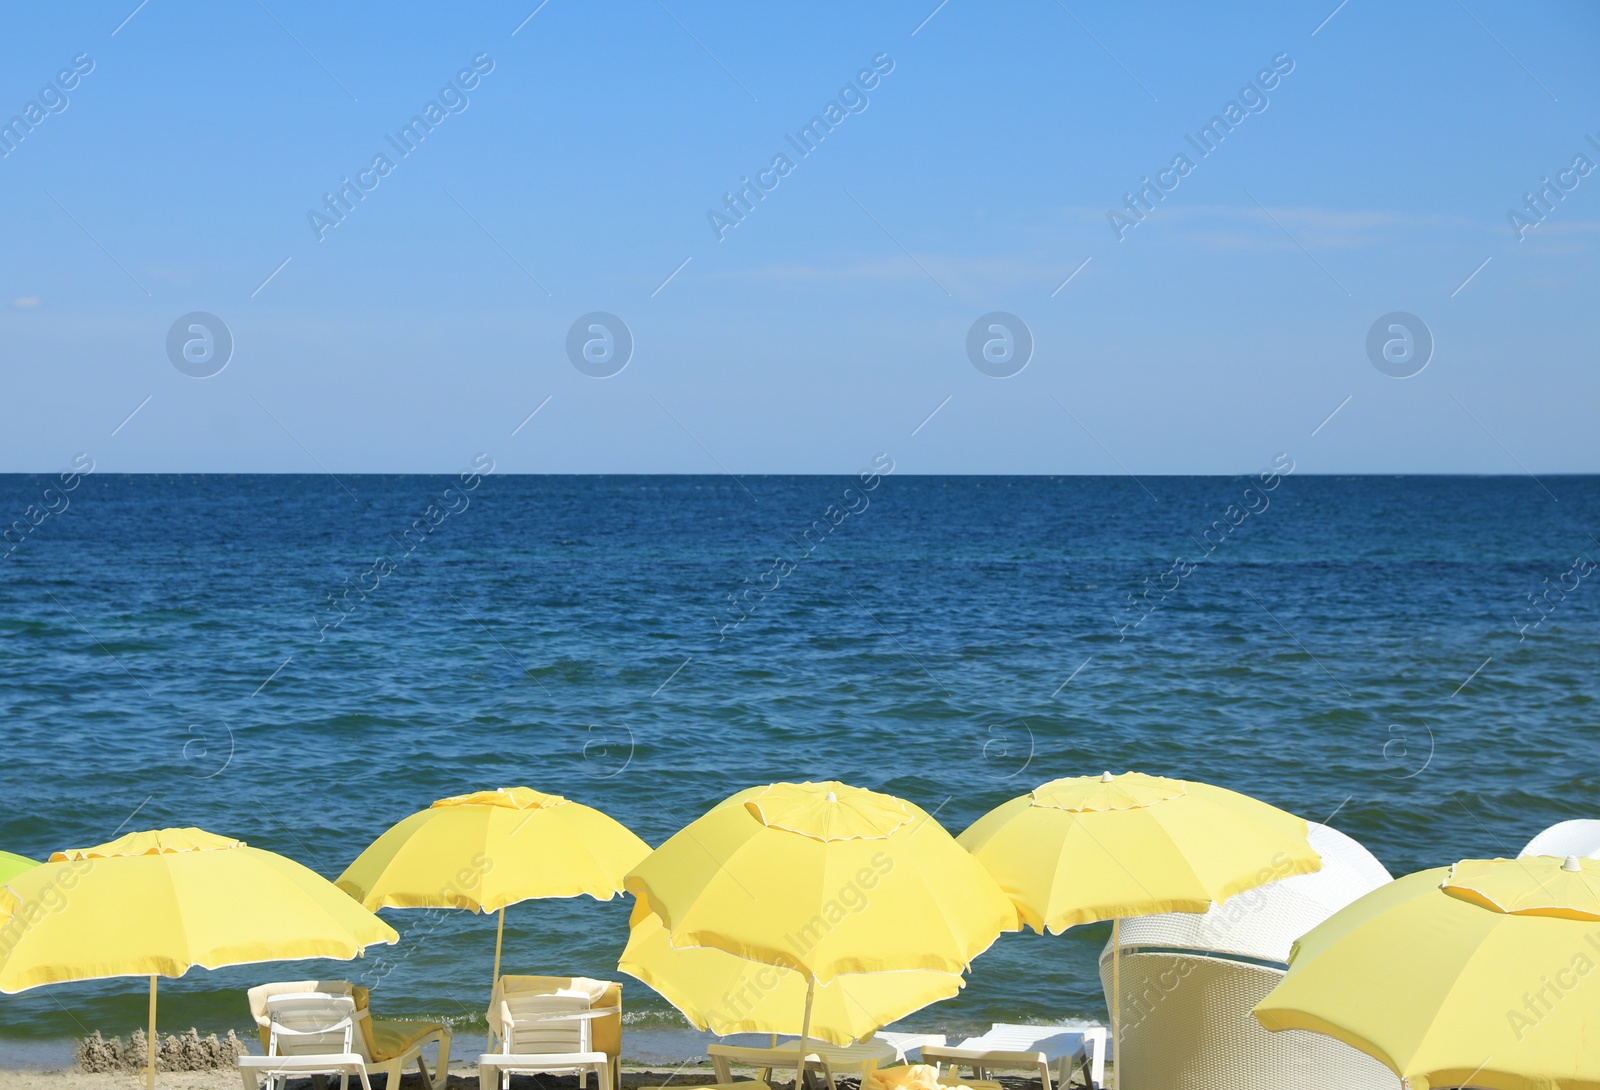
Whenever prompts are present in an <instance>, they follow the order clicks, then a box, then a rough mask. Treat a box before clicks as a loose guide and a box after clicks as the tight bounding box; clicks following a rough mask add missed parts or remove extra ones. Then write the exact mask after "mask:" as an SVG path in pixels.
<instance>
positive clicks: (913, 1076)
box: [861, 1064, 994, 1090]
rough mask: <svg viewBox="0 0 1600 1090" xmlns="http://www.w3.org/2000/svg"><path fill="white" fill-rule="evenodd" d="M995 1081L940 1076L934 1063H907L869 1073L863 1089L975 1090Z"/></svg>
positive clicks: (988, 1085) (991, 1084)
mask: <svg viewBox="0 0 1600 1090" xmlns="http://www.w3.org/2000/svg"><path fill="white" fill-rule="evenodd" d="M993 1085H994V1084H993V1083H983V1082H980V1083H976V1084H974V1083H968V1082H963V1081H962V1080H961V1079H960V1078H958V1077H956V1076H954V1075H947V1076H946V1077H945V1078H944V1079H940V1078H939V1069H938V1068H937V1067H934V1066H933V1065H932V1064H905V1065H902V1066H900V1067H881V1068H878V1069H876V1070H874V1071H873V1072H871V1073H870V1074H868V1075H867V1078H866V1082H865V1083H864V1084H863V1085H862V1088H861V1090H951V1088H952V1087H956V1088H959V1090H975V1088H987V1087H991V1086H993Z"/></svg>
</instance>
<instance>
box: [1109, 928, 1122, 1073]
mask: <svg viewBox="0 0 1600 1090" xmlns="http://www.w3.org/2000/svg"><path fill="white" fill-rule="evenodd" d="M1121 1030H1122V920H1121V918H1120V917H1112V920H1111V1086H1112V1090H1122V1051H1121V1049H1120V1048H1119V1047H1118V1046H1119V1045H1120V1044H1121Z"/></svg>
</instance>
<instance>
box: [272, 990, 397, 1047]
mask: <svg viewBox="0 0 1600 1090" xmlns="http://www.w3.org/2000/svg"><path fill="white" fill-rule="evenodd" d="M304 992H316V993H318V994H321V995H335V996H349V997H350V999H351V1000H352V1001H353V1002H354V1003H355V1006H356V1035H355V1040H354V1041H352V1042H351V1044H352V1045H353V1046H354V1047H353V1048H351V1050H350V1051H351V1052H352V1053H354V1054H355V1055H357V1056H360V1057H361V1058H362V1060H364V1061H365V1062H367V1063H371V1062H372V1057H373V1056H374V1055H375V1054H376V1053H377V1042H376V1041H374V1040H373V1037H372V1019H371V1018H370V1017H368V1012H367V989H365V988H363V987H361V986H360V985H356V984H351V983H350V982H349V981H348V980H282V981H276V982H274V983H271V984H258V985H256V986H255V987H254V988H251V989H250V991H249V992H248V993H247V997H248V999H249V1001H250V1016H251V1017H252V1018H254V1019H255V1022H256V1025H257V1026H259V1027H260V1028H261V1047H262V1049H264V1050H266V1051H267V1052H268V1054H269V1055H270V1053H271V1049H272V1020H271V1018H269V1017H268V1015H267V1003H268V1002H269V1001H270V1000H271V999H273V998H274V997H275V996H280V995H290V994H294V993H304Z"/></svg>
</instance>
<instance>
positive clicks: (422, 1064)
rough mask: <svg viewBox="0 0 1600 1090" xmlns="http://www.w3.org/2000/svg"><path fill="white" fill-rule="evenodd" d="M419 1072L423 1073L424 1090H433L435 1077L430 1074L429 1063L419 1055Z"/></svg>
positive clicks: (419, 1053)
mask: <svg viewBox="0 0 1600 1090" xmlns="http://www.w3.org/2000/svg"><path fill="white" fill-rule="evenodd" d="M417 1070H418V1071H420V1072H422V1090H433V1076H432V1075H430V1074H428V1062H427V1061H426V1060H424V1059H423V1058H422V1053H421V1052H418V1053H417Z"/></svg>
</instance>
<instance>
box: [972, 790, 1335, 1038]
mask: <svg viewBox="0 0 1600 1090" xmlns="http://www.w3.org/2000/svg"><path fill="white" fill-rule="evenodd" d="M959 839H960V842H961V843H962V844H963V845H964V846H965V847H966V848H968V849H969V850H970V851H971V852H972V854H973V855H975V856H976V857H977V858H978V859H979V860H980V861H981V862H982V863H983V865H984V866H985V867H987V868H988V869H989V872H990V873H991V874H993V875H994V877H995V879H996V880H997V881H998V882H999V883H1000V886H1001V888H1003V889H1004V890H1005V891H1006V893H1007V894H1008V895H1009V896H1010V897H1011V899H1012V901H1013V902H1015V904H1016V906H1017V909H1018V910H1019V911H1020V912H1021V914H1022V919H1023V921H1024V922H1025V923H1027V924H1028V926H1030V927H1032V928H1033V929H1034V930H1035V931H1039V932H1041V933H1043V932H1045V931H1049V932H1050V933H1051V934H1060V933H1061V932H1062V931H1064V930H1066V929H1067V928H1068V927H1071V926H1073V925H1074V924H1082V923H1093V922H1095V921H1097V920H1107V919H1109V920H1112V921H1113V923H1112V939H1111V950H1112V974H1111V979H1112V1001H1111V1007H1112V1010H1111V1035H1112V1051H1113V1053H1115V1051H1116V1043H1117V1033H1118V1028H1119V1023H1120V1022H1121V1010H1120V1008H1121V1005H1122V1000H1121V994H1120V992H1121V989H1120V982H1121V973H1120V956H1119V942H1118V938H1119V934H1118V927H1117V924H1116V923H1115V921H1116V920H1117V919H1118V918H1120V917H1123V916H1146V915H1150V914H1153V913H1157V912H1204V911H1206V909H1208V908H1209V907H1210V906H1211V905H1212V903H1213V902H1220V901H1223V900H1226V899H1227V898H1229V897H1231V896H1233V895H1234V894H1236V893H1241V892H1243V891H1244V890H1247V889H1253V888H1255V887H1256V886H1259V885H1263V884H1265V883H1267V882H1272V881H1277V880H1278V879H1280V878H1287V877H1289V876H1290V875H1294V874H1305V873H1308V872H1311V871H1315V870H1319V869H1321V867H1322V859H1321V857H1320V856H1319V855H1317V853H1316V851H1315V849H1313V848H1312V847H1311V844H1310V842H1309V841H1308V840H1307V839H1306V822H1305V819H1304V818H1299V817H1296V816H1294V815H1293V814H1289V813H1286V812H1284V811H1282V810H1279V809H1277V808H1276V807H1274V806H1269V805H1268V804H1266V803H1264V802H1260V801H1258V800H1256V799H1252V798H1250V797H1249V796H1248V795H1241V794H1239V793H1238V792H1235V791H1229V790H1227V789H1225V788H1221V787H1213V786H1211V785H1210V784H1204V783H1192V782H1185V781H1183V780H1173V779H1167V778H1165V777H1161V776H1146V775H1143V774H1141V773H1138V772H1128V773H1124V774H1123V775H1120V776H1113V775H1111V773H1109V772H1107V773H1105V774H1103V775H1101V776H1098V777H1095V776H1073V777H1068V778H1066V779H1059V780H1052V781H1050V782H1049V783H1047V784H1044V785H1042V786H1040V787H1038V788H1035V789H1034V790H1033V791H1032V792H1030V793H1029V794H1026V795H1023V796H1021V797H1019V798H1015V799H1012V800H1011V801H1009V802H1005V803H1002V804H1001V805H999V806H997V807H995V808H994V809H993V810H991V811H989V812H988V813H987V814H985V815H984V816H983V817H981V818H979V819H978V820H977V821H975V822H973V823H972V825H971V826H970V827H969V828H968V829H967V830H966V832H964V833H962V834H961V836H960V838H959Z"/></svg>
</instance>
